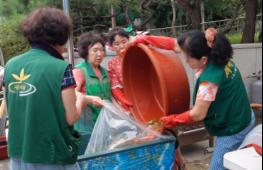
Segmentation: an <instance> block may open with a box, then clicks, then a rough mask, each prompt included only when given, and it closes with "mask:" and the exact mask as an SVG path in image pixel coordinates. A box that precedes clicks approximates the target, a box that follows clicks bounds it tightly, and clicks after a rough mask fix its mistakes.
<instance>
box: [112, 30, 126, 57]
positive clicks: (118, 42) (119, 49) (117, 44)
mask: <svg viewBox="0 0 263 170" xmlns="http://www.w3.org/2000/svg"><path fill="white" fill-rule="evenodd" d="M128 45H129V39H128V38H126V37H122V36H119V35H117V36H116V37H115V40H114V42H113V43H112V50H113V51H115V52H116V53H117V55H118V56H122V55H123V53H124V52H125V49H126V48H127V47H128Z"/></svg>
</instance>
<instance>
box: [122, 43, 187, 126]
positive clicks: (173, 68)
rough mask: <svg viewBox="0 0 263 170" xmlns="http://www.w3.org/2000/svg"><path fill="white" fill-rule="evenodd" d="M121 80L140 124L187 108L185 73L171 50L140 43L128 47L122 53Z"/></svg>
mask: <svg viewBox="0 0 263 170" xmlns="http://www.w3.org/2000/svg"><path fill="white" fill-rule="evenodd" d="M123 80H124V93H125V95H126V97H127V98H128V100H129V101H130V102H131V103H132V104H133V108H132V113H133V115H134V117H135V119H136V120H137V121H139V122H141V123H144V124H146V123H148V122H149V121H151V120H156V121H158V120H159V119H160V118H161V117H162V116H165V115H170V114H179V113H182V112H184V111H186V110H188V109H189V102H190V90H189V83H188V78H187V74H186V71H185V69H184V66H183V64H182V63H181V61H180V59H179V58H178V57H176V55H175V53H174V52H168V51H165V52H164V51H163V52H161V51H159V50H157V49H153V48H151V47H148V46H146V45H143V44H138V45H137V46H130V47H129V48H128V49H127V51H126V54H125V56H124V61H123Z"/></svg>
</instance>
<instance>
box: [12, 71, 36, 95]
mask: <svg viewBox="0 0 263 170" xmlns="http://www.w3.org/2000/svg"><path fill="white" fill-rule="evenodd" d="M12 76H13V78H14V79H15V80H17V81H16V82H12V83H10V84H9V85H8V91H9V92H10V93H16V94H19V96H29V95H31V94H33V93H35V92H36V91H37V89H36V87H35V86H34V85H32V84H29V83H25V82H23V81H25V80H27V79H29V78H30V76H31V75H30V74H28V75H25V70H24V68H22V69H21V71H20V75H19V76H18V75H16V74H12Z"/></svg>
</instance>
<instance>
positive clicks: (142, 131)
mask: <svg viewBox="0 0 263 170" xmlns="http://www.w3.org/2000/svg"><path fill="white" fill-rule="evenodd" d="M160 138H166V137H165V136H162V135H160V134H159V133H158V132H155V131H153V130H152V129H151V128H150V127H146V126H144V125H141V124H139V123H138V122H136V121H135V120H134V119H133V118H132V117H130V116H129V114H128V113H125V112H123V111H121V110H120V109H118V107H117V106H115V105H114V104H113V103H110V102H108V101H104V107H103V108H102V110H101V113H100V115H99V117H98V119H97V122H96V124H95V127H94V129H93V132H92V135H91V138H90V142H89V144H88V146H87V149H86V151H85V154H92V153H98V152H105V151H111V150H114V149H116V148H123V147H127V146H132V145H134V144H142V143H146V142H149V141H153V140H158V139H160Z"/></svg>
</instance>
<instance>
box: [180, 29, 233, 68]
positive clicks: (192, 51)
mask: <svg viewBox="0 0 263 170" xmlns="http://www.w3.org/2000/svg"><path fill="white" fill-rule="evenodd" d="M177 41H178V44H179V46H180V48H181V49H182V50H183V51H185V52H186V53H187V54H188V55H190V56H191V57H193V58H196V59H198V60H199V59H201V58H202V57H203V56H207V57H208V62H209V63H213V64H217V65H226V64H227V63H228V61H229V60H230V59H231V58H232V56H233V48H232V46H231V44H230V42H229V41H228V39H227V38H226V37H225V36H224V35H223V34H221V33H218V34H217V35H216V37H215V40H214V42H213V47H212V48H210V47H209V46H208V45H207V40H206V38H205V34H204V33H203V32H201V31H199V30H194V31H189V32H187V33H184V34H182V35H181V36H179V37H178V39H177Z"/></svg>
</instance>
